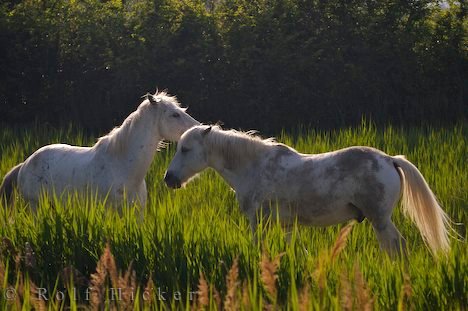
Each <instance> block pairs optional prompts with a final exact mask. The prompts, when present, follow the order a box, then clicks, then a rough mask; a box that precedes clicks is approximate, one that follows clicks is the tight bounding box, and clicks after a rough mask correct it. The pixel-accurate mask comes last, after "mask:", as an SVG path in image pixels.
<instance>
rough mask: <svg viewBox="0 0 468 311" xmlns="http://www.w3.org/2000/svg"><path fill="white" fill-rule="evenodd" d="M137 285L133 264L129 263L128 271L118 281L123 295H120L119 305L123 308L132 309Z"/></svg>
mask: <svg viewBox="0 0 468 311" xmlns="http://www.w3.org/2000/svg"><path fill="white" fill-rule="evenodd" d="M136 287H137V281H136V273H135V270H132V264H131V263H130V264H129V265H128V268H127V271H126V272H125V274H124V275H123V276H121V277H119V281H118V289H119V291H120V294H121V296H120V297H119V298H120V299H121V301H119V302H118V303H119V307H120V309H122V310H132V309H133V304H134V300H135V299H134V292H135V289H136Z"/></svg>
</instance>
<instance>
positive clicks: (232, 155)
mask: <svg viewBox="0 0 468 311" xmlns="http://www.w3.org/2000/svg"><path fill="white" fill-rule="evenodd" d="M205 139H206V140H207V143H208V146H209V148H212V149H213V150H217V151H218V152H219V153H220V154H221V156H222V157H223V159H224V160H225V165H226V168H233V167H237V166H238V165H239V164H242V163H243V162H244V161H249V160H250V161H251V160H252V159H254V158H255V157H256V156H258V155H259V154H260V153H262V151H264V150H266V149H268V148H269V147H271V146H276V145H279V143H278V142H277V141H276V140H275V138H266V139H264V138H262V137H261V136H259V135H257V134H256V131H247V132H242V131H237V130H222V129H221V127H219V126H218V125H214V126H212V129H211V131H210V133H209V134H208V135H207V136H206V138H205Z"/></svg>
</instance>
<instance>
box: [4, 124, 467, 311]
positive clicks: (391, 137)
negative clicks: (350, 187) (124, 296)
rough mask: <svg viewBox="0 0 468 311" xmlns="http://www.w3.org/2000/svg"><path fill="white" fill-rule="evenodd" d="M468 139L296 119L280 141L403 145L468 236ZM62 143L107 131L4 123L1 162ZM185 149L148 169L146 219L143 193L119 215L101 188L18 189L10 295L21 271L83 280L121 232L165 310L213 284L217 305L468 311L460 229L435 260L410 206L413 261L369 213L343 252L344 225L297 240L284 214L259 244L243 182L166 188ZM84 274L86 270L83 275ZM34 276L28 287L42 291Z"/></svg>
mask: <svg viewBox="0 0 468 311" xmlns="http://www.w3.org/2000/svg"><path fill="white" fill-rule="evenodd" d="M466 138H467V133H466V129H465V128H463V126H460V125H459V126H454V127H452V128H450V129H430V128H426V129H421V128H411V129H400V128H394V127H387V128H386V129H378V128H375V127H374V126H372V125H371V124H368V123H363V125H362V126H361V127H358V128H350V129H344V130H339V131H332V132H322V131H316V130H307V129H304V130H302V131H301V134H300V135H289V134H288V133H286V132H285V133H282V134H281V135H279V137H278V140H279V141H281V142H284V143H286V144H289V145H291V146H293V147H295V148H296V149H297V150H298V151H300V152H304V153H319V152H325V151H330V150H335V149H339V148H342V147H347V146H351V145H368V146H373V147H376V148H379V149H381V150H383V151H385V152H387V153H389V154H392V155H395V154H404V155H406V156H407V158H408V159H409V160H410V161H411V162H413V163H414V164H416V165H417V166H418V168H419V169H420V170H421V172H422V173H423V175H424V176H425V178H426V180H427V181H428V183H429V185H430V186H431V188H432V189H433V191H434V192H435V193H436V195H437V197H438V199H439V201H440V202H441V204H442V206H443V207H444V209H445V210H446V211H447V213H448V214H449V215H450V216H451V218H452V219H453V221H455V222H457V223H462V225H458V226H455V227H456V229H457V230H458V232H459V233H460V234H461V236H462V237H463V238H465V239H466V236H467V234H466V230H465V224H466V223H467V220H468V217H467V216H468V204H467V202H468V191H467V190H468V188H467V185H468V173H467V163H468V161H467V160H468V159H467V154H468V150H467V149H468V148H467V145H466ZM56 142H62V143H69V144H77V145H92V144H93V143H94V142H95V138H94V137H87V136H86V135H83V133H81V132H79V131H75V130H73V129H72V128H71V127H70V128H68V129H65V130H55V129H52V128H48V127H44V126H38V127H36V128H31V129H27V130H20V129H8V128H3V129H1V130H0V175H1V176H3V175H4V174H6V172H7V171H8V170H9V169H10V168H11V167H13V166H14V165H15V164H17V163H19V162H21V161H23V160H24V159H25V158H26V157H27V156H29V155H30V154H31V153H32V152H34V151H35V150H36V149H37V148H39V147H41V146H42V145H45V144H50V143H56ZM173 154H174V146H171V147H169V148H168V149H167V150H163V151H162V152H160V153H158V154H157V155H156V157H155V159H154V161H153V164H152V167H151V169H150V171H149V173H148V175H147V178H146V181H147V185H148V193H149V200H148V205H147V208H146V210H145V211H144V220H143V221H141V222H140V221H139V219H138V211H137V209H138V207H137V206H125V207H124V209H123V212H122V213H121V215H119V213H117V212H116V211H114V210H113V209H109V208H108V206H106V205H105V204H104V203H103V202H98V201H97V200H95V199H94V198H92V197H88V198H82V197H77V196H70V197H68V198H66V199H65V200H57V199H56V198H53V197H47V198H43V200H42V202H41V204H40V207H39V209H38V211H37V213H35V214H34V213H31V211H30V209H29V208H28V207H27V206H26V204H25V202H24V201H23V200H22V199H21V198H17V200H16V202H15V205H14V206H5V204H3V202H2V203H0V237H3V243H2V247H1V262H2V265H3V266H2V269H0V270H3V271H4V274H5V276H4V282H1V280H0V284H2V286H1V289H2V297H1V298H0V306H1V307H2V308H4V309H7V308H11V307H12V303H13V302H12V301H9V300H7V299H5V295H4V293H5V291H6V290H7V289H8V286H10V288H15V287H16V288H17V289H18V288H20V287H21V284H20V283H21V282H20V281H21V280H23V282H25V284H30V283H29V282H26V281H24V280H31V281H32V283H31V284H35V285H36V286H37V287H44V288H47V289H48V292H49V293H51V292H53V291H54V290H55V291H60V290H61V289H64V288H66V287H67V285H69V284H67V281H66V280H65V277H64V269H65V271H69V270H70V269H71V268H70V267H73V269H76V270H77V271H79V275H81V277H82V278H84V279H85V283H86V282H87V281H88V280H89V276H90V275H91V274H93V273H95V271H96V265H97V262H98V261H99V260H100V257H101V255H102V253H103V250H104V248H105V245H106V243H109V245H110V250H111V252H112V254H113V258H115V266H116V267H117V268H116V269H119V270H121V271H122V273H124V272H125V270H126V269H127V267H128V266H129V265H130V264H131V267H132V269H134V270H135V272H136V274H135V281H136V282H137V284H139V285H140V292H139V294H141V293H142V291H143V289H144V287H145V286H146V285H147V284H148V282H149V280H151V281H152V282H153V283H154V286H153V287H154V288H159V289H160V290H161V291H165V292H167V293H168V296H167V297H166V299H167V300H168V301H166V302H164V301H162V300H160V299H158V298H159V297H158V296H157V295H155V296H154V297H153V298H154V299H153V305H152V308H153V307H154V308H155V309H165V308H176V309H179V308H180V309H185V308H189V307H190V306H191V305H193V303H194V302H195V300H196V301H197V303H198V306H200V303H201V304H202V305H203V303H204V302H206V301H204V300H203V299H204V298H203V297H201V296H200V295H201V294H206V293H207V294H208V298H207V299H208V304H209V307H210V306H211V308H215V307H216V305H217V304H218V303H219V301H223V300H224V297H225V296H226V295H228V296H229V294H230V295H231V296H230V297H231V298H232V297H233V298H232V299H231V300H234V301H236V302H237V304H238V306H239V305H242V303H246V304H249V305H250V307H247V306H244V307H242V309H248V310H249V309H253V310H257V309H263V308H268V307H274V306H276V307H278V308H287V309H292V310H297V309H304V308H305V309H311V310H324V309H349V308H350V306H351V305H352V304H353V303H354V308H355V309H363V308H365V307H366V306H368V307H369V306H370V307H372V308H374V309H383V310H388V309H390V310H397V309H398V310H403V309H409V308H414V309H416V310H423V309H424V310H441V309H458V310H466V306H467V305H468V301H467V297H468V251H467V250H468V249H467V246H466V242H464V241H460V240H456V239H453V240H452V250H451V251H450V253H449V254H448V256H447V257H445V258H441V259H439V260H436V259H434V258H433V257H432V256H431V255H430V252H429V251H428V249H427V248H426V247H425V245H424V243H423V241H422V239H421V237H420V235H419V232H418V230H417V229H416V227H415V226H414V225H413V224H412V223H411V222H410V220H409V219H405V218H404V217H403V215H402V213H400V209H399V208H398V207H397V208H395V210H394V214H393V215H394V216H393V218H394V220H395V223H396V225H397V227H398V228H399V230H400V231H401V232H402V234H403V236H404V237H405V238H406V239H407V244H408V246H409V250H410V252H409V257H408V260H407V261H406V262H405V261H404V260H396V261H392V260H391V259H389V258H388V257H387V255H386V254H385V253H383V252H382V251H380V249H379V246H378V243H377V240H376V238H375V235H374V233H373V231H372V228H371V226H370V224H369V223H368V222H367V221H364V222H363V223H361V224H356V225H354V226H353V228H352V231H351V232H350V233H349V235H348V236H347V237H346V241H347V242H346V246H345V247H344V248H343V250H342V251H341V252H340V253H339V255H337V256H335V257H334V258H333V259H331V258H330V257H331V255H330V250H331V249H333V247H336V244H335V241H336V240H337V237H338V235H339V232H340V229H342V228H343V225H341V226H334V227H328V228H310V227H297V228H294V230H293V233H292V236H291V239H290V242H288V241H287V238H286V236H285V233H284V232H283V231H282V229H281V227H280V226H279V225H278V224H277V223H275V221H274V220H271V219H270V222H271V225H269V226H267V225H261V226H260V229H259V230H263V239H262V242H261V243H255V242H254V238H253V237H252V234H251V231H250V228H249V225H248V222H247V220H246V218H245V217H244V216H243V215H242V214H241V212H240V211H239V208H238V204H237V201H236V199H235V194H234V192H233V191H232V190H231V189H229V187H228V186H227V185H226V184H225V183H224V181H223V180H222V179H221V178H220V177H219V176H217V174H216V173H215V172H214V171H211V170H207V171H205V172H203V173H202V174H201V175H200V176H199V177H198V178H197V179H195V180H194V181H193V182H192V183H190V184H189V185H187V186H186V187H185V188H184V189H180V190H177V191H173V190H169V189H167V188H166V186H165V185H164V183H163V181H162V176H163V174H164V171H165V169H166V167H167V166H168V164H169V161H170V160H171V157H172V155H173ZM338 239H339V238H338ZM275 257H276V263H277V264H278V266H277V267H276V266H275V264H274V263H275V260H274V259H275ZM235 262H236V263H237V264H236V265H237V268H236V265H234V268H233V264H234V263H235ZM67 267H68V268H67ZM233 269H234V270H233ZM236 269H237V270H236ZM268 271H270V272H271V274H272V275H271V277H272V280H273V284H270V285H273V286H274V288H275V292H274V293H273V294H272V293H270V291H269V287H268V284H265V282H267V281H265V277H266V276H265V273H267V272H268ZM200 276H203V277H202V279H201V278H200ZM267 276H268V275H267ZM0 277H1V275H0ZM74 277H75V278H78V277H77V275H76V274H74ZM275 278H277V279H275ZM200 280H201V281H200ZM203 280H205V282H203ZM229 280H230V281H231V282H228V281H229ZM71 282H73V281H71ZM107 285H109V286H112V284H111V283H107ZM234 285H235V286H236V287H233V286H234ZM25 286H26V285H23V291H26V292H28V293H29V290H25V289H24V287H25ZM28 286H29V285H28ZM80 286H81V288H84V287H86V286H85V285H83V284H81V285H80ZM199 289H201V290H202V293H201V294H199V295H197V296H196V297H197V298H196V299H195V300H194V301H190V299H189V292H190V291H197V290H199ZM176 291H180V292H181V295H182V298H183V299H182V300H183V302H178V301H175V300H174V299H170V297H169V293H172V294H173V293H175V292H176ZM204 291H205V293H203V292H204ZM67 293H69V292H67ZM363 295H364V296H363ZM366 295H367V298H368V299H367V300H366V298H365V297H366ZM137 296H138V297H140V298H139V299H137V305H138V306H140V307H142V306H143V305H144V304H145V301H143V300H142V299H141V296H140V295H137ZM361 296H363V297H364V298H363V297H361ZM23 298H24V297H23ZM172 298H173V296H172ZM363 299H364V300H365V301H363ZM306 301H308V303H306ZM366 301H367V302H366ZM85 302H86V301H80V300H79V301H76V302H74V301H67V302H62V303H60V302H57V301H56V302H55V303H56V304H55V305H52V304H50V305H49V308H52V309H53V308H57V307H60V306H62V307H65V305H68V304H71V306H72V307H73V308H76V307H77V306H78V305H80V304H84V303H85ZM18 303H19V304H29V303H31V299H29V298H28V297H26V298H24V299H23V300H21V301H20V302H18ZM49 303H50V302H49ZM364 304H366V305H364ZM13 305H14V304H13ZM110 306H111V305H110V303H108V307H109V308H110ZM146 306H148V304H146ZM226 306H227V305H225V307H226ZM370 307H369V308H370Z"/></svg>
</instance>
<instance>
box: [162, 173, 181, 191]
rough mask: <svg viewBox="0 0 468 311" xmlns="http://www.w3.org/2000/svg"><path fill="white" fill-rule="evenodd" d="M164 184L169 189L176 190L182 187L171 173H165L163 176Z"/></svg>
mask: <svg viewBox="0 0 468 311" xmlns="http://www.w3.org/2000/svg"><path fill="white" fill-rule="evenodd" d="M164 182H165V183H166V185H167V186H168V187H169V188H172V189H178V188H180V187H181V186H182V183H181V182H180V179H179V178H177V177H176V176H175V175H174V174H173V173H172V172H166V174H165V175H164Z"/></svg>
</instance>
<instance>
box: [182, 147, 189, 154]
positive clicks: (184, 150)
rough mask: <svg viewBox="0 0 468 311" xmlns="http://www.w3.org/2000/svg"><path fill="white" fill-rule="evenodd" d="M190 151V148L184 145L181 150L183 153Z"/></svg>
mask: <svg viewBox="0 0 468 311" xmlns="http://www.w3.org/2000/svg"><path fill="white" fill-rule="evenodd" d="M189 151H190V149H189V148H187V147H182V148H180V152H182V153H187V152H189Z"/></svg>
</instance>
